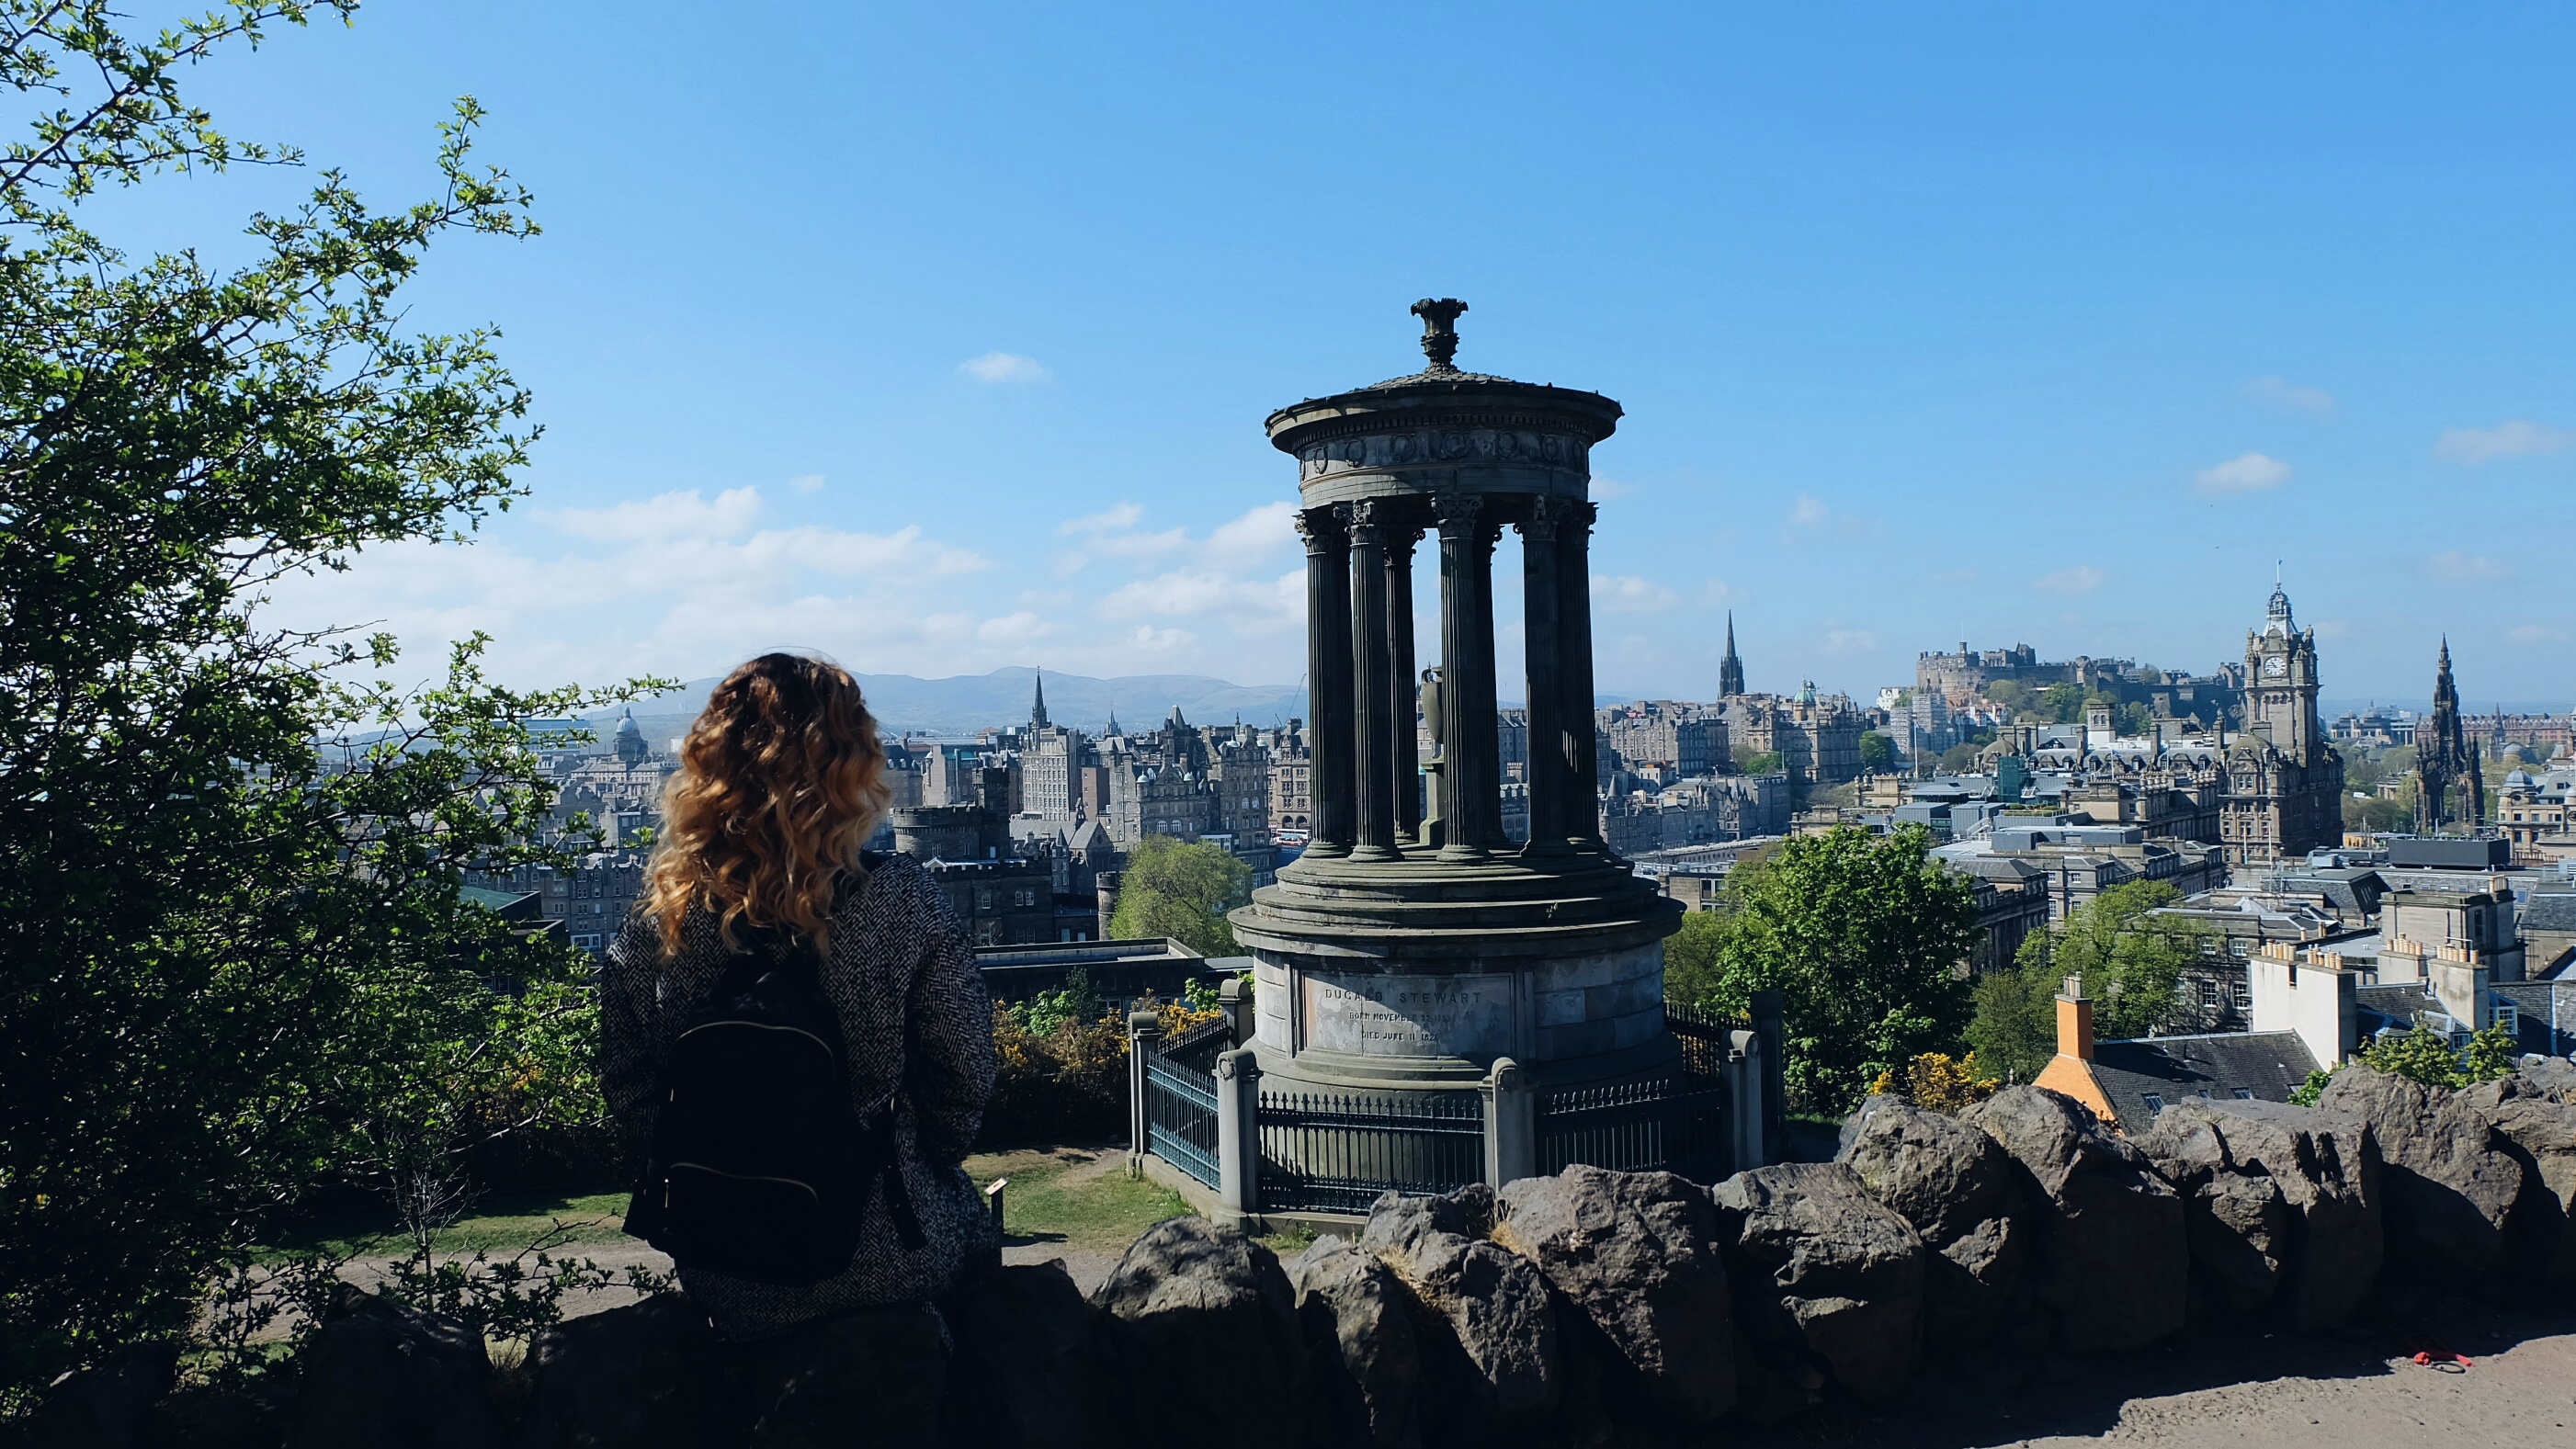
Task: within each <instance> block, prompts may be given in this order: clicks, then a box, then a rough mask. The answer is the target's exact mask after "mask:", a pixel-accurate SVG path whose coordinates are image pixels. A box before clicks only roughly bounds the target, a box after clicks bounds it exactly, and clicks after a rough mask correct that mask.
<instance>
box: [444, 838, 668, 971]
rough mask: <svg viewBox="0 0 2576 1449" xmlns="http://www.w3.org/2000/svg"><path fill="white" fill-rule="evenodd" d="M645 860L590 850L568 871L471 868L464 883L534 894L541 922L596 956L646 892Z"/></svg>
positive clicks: (634, 853)
mask: <svg viewBox="0 0 2576 1449" xmlns="http://www.w3.org/2000/svg"><path fill="white" fill-rule="evenodd" d="M645 861H646V856H645V853H644V852H642V851H633V850H628V851H594V852H592V853H591V854H588V855H583V856H579V857H577V858H575V860H574V862H573V865H572V868H571V869H569V870H557V869H555V868H554V867H553V866H548V865H522V866H514V867H512V868H511V869H509V870H499V871H494V870H469V871H467V872H465V884H467V885H469V886H479V887H481V888H483V889H485V890H494V891H507V892H510V893H512V894H514V895H534V896H536V897H537V898H538V902H539V904H538V915H539V917H540V918H541V919H543V920H546V921H549V922H561V923H562V926H563V931H564V934H565V936H566V937H567V938H568V939H570V940H571V942H572V943H573V944H574V945H576V946H579V947H580V948H582V949H583V950H585V951H590V952H594V953H596V952H603V951H606V950H607V949H608V946H609V943H610V942H612V941H614V940H616V939H617V933H618V932H619V931H620V930H623V929H624V928H625V925H626V915H627V913H628V912H629V911H631V910H633V909H634V908H635V901H636V899H637V897H639V896H641V895H642V894H643V893H644V868H645Z"/></svg>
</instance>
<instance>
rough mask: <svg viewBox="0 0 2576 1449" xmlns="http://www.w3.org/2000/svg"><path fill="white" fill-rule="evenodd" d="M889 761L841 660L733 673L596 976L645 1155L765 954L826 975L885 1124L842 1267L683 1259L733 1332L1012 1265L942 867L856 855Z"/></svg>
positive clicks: (861, 1109) (988, 1009)
mask: <svg viewBox="0 0 2576 1449" xmlns="http://www.w3.org/2000/svg"><path fill="white" fill-rule="evenodd" d="M885 764H886V760H885V751H884V749H883V747H882V746H881V745H879V744H878V742H877V732H876V721H875V720H874V719H872V718H871V717H870V716H869V714H868V710H867V705H866V703H865V702H864V701H863V700H861V698H860V697H859V687H858V683H857V681H855V680H853V679H852V678H851V677H850V675H849V673H848V672H847V671H845V670H843V669H841V668H840V667H839V666H837V665H834V664H831V663H828V662H826V661H823V660H820V659H809V658H804V657H801V656H798V655H793V654H764V655H762V656H760V657H759V658H757V659H754V660H752V661H751V662H750V663H748V664H745V665H743V666H742V667H741V668H739V669H736V670H735V671H734V672H733V673H732V674H730V675H728V676H726V678H725V680H724V682H723V683H721V684H719V685H717V686H716V688H715V690H714V692H713V693H712V694H710V695H709V696H708V697H707V707H706V710H705V712H704V713H702V714H700V715H699V716H698V720H697V723H696V724H695V725H693V726H691V727H690V730H689V736H688V739H687V740H686V741H685V742H684V743H683V745H682V746H681V751H680V768H679V770H678V772H677V773H675V774H674V775H672V776H671V778H670V780H669V782H668V784H667V785H666V787H665V790H664V797H663V812H662V813H663V831H662V838H661V841H660V843H659V844H657V845H656V846H655V847H654V851H653V857H652V863H651V866H650V872H649V874H650V880H649V883H648V885H647V888H646V893H645V896H644V898H643V899H642V900H641V901H639V902H638V903H637V907H636V910H635V913H634V914H633V915H632V916H631V917H630V918H629V919H628V920H627V922H626V926H625V929H624V930H623V932H621V933H620V934H619V936H618V938H617V942H616V944H615V945H614V946H612V947H611V948H610V949H609V953H608V964H607V966H606V968H605V970H604V971H603V972H602V973H601V977H600V992H599V995H600V1056H601V1067H600V1075H601V1079H602V1085H603V1086H604V1088H605V1090H606V1093H607V1097H608V1103H609V1108H610V1111H611V1112H612V1113H613V1114H614V1115H615V1116H616V1118H617V1120H618V1124H619V1126H620V1127H621V1128H622V1129H623V1130H624V1131H625V1133H626V1135H627V1140H628V1141H629V1142H631V1143H637V1144H644V1143H648V1142H649V1141H650V1140H651V1138H652V1136H653V1132H654V1127H655V1116H656V1113H657V1112H658V1111H659V1110H660V1109H661V1106H662V1104H663V1102H664V1100H665V1098H666V1097H667V1096H668V1091H667V1089H666V1086H665V1081H664V1078H665V1070H666V1067H667V1066H668V1064H669V1063H670V1061H671V1057H672V1051H673V1046H674V1044H675V1043H676V1042H677V1041H678V1039H679V1037H680V1034H681V1032H682V1031H683V1030H684V1029H685V1028H686V1027H688V1025H689V1024H690V1022H691V1021H692V1019H693V1018H695V1017H697V1016H698V1015H699V1013H701V1012H702V1011H704V1010H705V1008H706V1007H707V1006H708V1004H709V1002H710V1000H711V999H712V998H713V996H714V995H715V993H716V992H717V990H718V988H719V987H720V986H721V985H722V984H723V983H725V982H726V981H727V980H728V979H729V976H730V974H731V973H733V972H735V971H736V970H737V969H738V968H739V967H741V965H742V964H743V961H744V958H745V953H747V952H751V951H755V950H758V949H760V948H762V947H763V946H764V945H766V946H767V947H769V948H770V949H772V950H775V951H791V950H792V951H795V952H800V953H803V954H802V959H805V960H810V961H813V962H815V963H817V964H816V968H815V974H816V977H817V978H818V979H819V984H820V987H821V991H822V995H823V997H824V998H826V999H828V1001H829V1003H830V1008H831V1015H832V1016H833V1017H834V1018H837V1020H838V1023H839V1026H840V1034H841V1036H842V1043H841V1047H842V1053H843V1055H842V1061H843V1064H844V1071H845V1074H846V1076H847V1079H848V1087H849V1099H850V1107H851V1109H852V1111H853V1112H855V1113H856V1114H857V1116H858V1118H859V1119H861V1120H864V1121H874V1122H883V1121H886V1120H888V1118H887V1114H889V1113H890V1114H891V1119H890V1120H891V1125H892V1134H891V1135H892V1149H893V1151H892V1168H891V1170H889V1171H887V1172H885V1173H883V1174H882V1175H881V1176H880V1178H879V1179H878V1183H877V1186H876V1188H875V1189H874V1190H873V1195H872V1197H871V1200H870V1203H869V1210H868V1212H867V1213H866V1215H865V1217H864V1219H863V1224H864V1225H863V1228H862V1230H861V1235H860V1239H859V1246H858V1250H857V1252H856V1253H855V1254H854V1255H853V1256H852V1257H851V1259H850V1262H849V1265H848V1267H847V1268H846V1269H844V1270H842V1271H840V1272H838V1273H836V1274H833V1275H831V1276H827V1277H824V1278H822V1279H821V1280H820V1281H817V1282H811V1283H806V1284H802V1285H794V1286H781V1285H779V1284H776V1283H767V1282H752V1281H748V1280H745V1279H742V1278H737V1277H731V1276H728V1275H726V1274H723V1273H719V1272H714V1271H711V1270H709V1269H707V1268H706V1267H704V1266H703V1265H701V1266H699V1267H697V1268H692V1266H691V1265H690V1263H689V1262H688V1261H687V1259H686V1258H685V1256H683V1257H682V1258H681V1259H680V1261H679V1264H678V1266H679V1273H680V1283H681V1286H682V1287H683V1288H685V1289H686V1290H687V1291H688V1293H689V1295H690V1297H692V1298H693V1299H695V1300H697V1302H698V1303H699V1304H700V1305H701V1306H702V1307H704V1308H705V1309H706V1310H707V1313H708V1316H709V1317H710V1318H711V1319H713V1321H714V1323H715V1325H716V1327H717V1329H718V1330H719V1331H721V1332H723V1333H724V1334H726V1335H727V1336H728V1337H734V1338H749V1337H757V1336H761V1335H764V1334H768V1333H774V1332H778V1331H781V1330H784V1329H787V1328H791V1327H793V1326H795V1325H797V1324H800V1323H804V1322H807V1321H810V1320H813V1319H817V1318H822V1317H826V1316H828V1315H831V1314H835V1313H840V1312H844V1311H847V1310H851V1309H858V1308H869V1307H879V1306H885V1305H890V1304H898V1303H908V1302H920V1301H924V1300H928V1299H933V1298H938V1297H941V1296H943V1295H945V1294H947V1293H949V1292H950V1291H951V1290H953V1289H954V1288H956V1287H958V1286H959V1285H960V1284H961V1282H963V1281H964V1280H965V1279H967V1278H968V1277H969V1276H971V1275H972V1274H973V1273H975V1272H976V1271H977V1270H979V1269H980V1268H981V1267H983V1266H984V1265H987V1264H989V1263H992V1262H995V1261H998V1259H999V1256H1000V1240H999V1238H998V1236H997V1234H996V1230H995V1228H994V1225H993V1223H992V1220H991V1217H990V1215H989V1214H987V1213H986V1212H985V1211H984V1207H983V1203H982V1200H981V1198H980V1197H979V1196H978V1194H977V1193H976V1191H975V1186H974V1184H973V1182H971V1181H970V1180H969V1179H968V1178H967V1176H966V1173H965V1170H964V1169H963V1168H962V1167H961V1166H960V1164H961V1163H962V1162H963V1161H964V1159H965V1156H966V1153H967V1150H968V1148H969V1147H970V1146H972V1145H973V1143H974V1140H975V1131H976V1128H977V1126H978V1124H979V1123H980V1121H981V1120H982V1117H983V1111H984V1101H985V1098H986V1097H987V1096H988V1095H989V1094H990V1093H991V1091H992V1087H993V1070H994V1063H993V1039H992V1006H991V1003H990V1000H989V998H988V997H987V996H986V994H985V990H984V983H983V979H982V977H981V975H980V974H979V973H978V972H977V971H976V968H975V953H974V949H973V947H972V945H971V944H970V943H969V941H968V938H967V935H966V931H965V928H964V927H963V925H962V924H960V922H959V921H958V919H957V916H956V913H955V912H954V911H953V910H952V909H951V908H950V906H949V903H948V898H947V896H946V895H945V894H944V893H943V892H941V891H940V889H939V888H938V886H937V885H936V884H934V883H933V882H932V880H931V878H930V876H929V874H928V873H927V872H925V871H924V870H923V869H922V868H921V866H920V865H919V864H918V863H916V862H914V861H912V860H910V859H908V858H906V857H903V856H892V857H883V858H880V857H874V856H870V857H866V858H862V856H861V854H860V845H861V843H862V842H864V841H865V840H866V839H867V838H868V836H869V835H870V833H871V832H873V831H874V830H875V829H876V827H877V824H878V822H879V821H880V820H881V819H882V818H883V816H884V814H885V810H886V802H887V800H888V798H889V793H890V792H889V791H888V789H887V786H886V783H885V778H884V776H885ZM903 1198H908V1199H909V1201H908V1203H905V1202H902V1201H900V1199H903ZM916 1224H917V1231H916V1230H915V1228H916ZM835 1260H836V1261H837V1253H835Z"/></svg>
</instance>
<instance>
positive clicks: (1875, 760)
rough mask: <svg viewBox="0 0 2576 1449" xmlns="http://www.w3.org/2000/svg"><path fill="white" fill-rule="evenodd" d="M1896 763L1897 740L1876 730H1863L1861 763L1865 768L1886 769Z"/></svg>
mask: <svg viewBox="0 0 2576 1449" xmlns="http://www.w3.org/2000/svg"><path fill="white" fill-rule="evenodd" d="M1895 764H1896V741H1894V740H1891V739H1889V738H1888V737H1887V736H1885V735H1883V734H1880V733H1879V732H1878V731H1876V730H1863V731H1861V736H1860V765H1861V768H1862V769H1864V770H1885V769H1890V768H1892V767H1894V766H1895Z"/></svg>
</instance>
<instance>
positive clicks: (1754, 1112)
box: [1725, 1031, 1770, 1173]
mask: <svg viewBox="0 0 2576 1449" xmlns="http://www.w3.org/2000/svg"><path fill="white" fill-rule="evenodd" d="M1726 1040H1727V1048H1728V1050H1727V1053H1726V1067H1725V1078H1726V1170H1727V1171H1728V1172H1729V1173H1737V1172H1747V1171H1750V1170H1751V1169H1753V1168H1756V1167H1768V1166H1770V1159H1769V1158H1767V1157H1764V1156H1763V1155H1762V1124H1763V1120H1764V1118H1765V1116H1766V1112H1765V1110H1764V1101H1763V1083H1764V1081H1765V1076H1764V1073H1763V1064H1762V1034H1761V1033H1760V1032H1758V1031H1732V1032H1728V1033H1727V1034H1726Z"/></svg>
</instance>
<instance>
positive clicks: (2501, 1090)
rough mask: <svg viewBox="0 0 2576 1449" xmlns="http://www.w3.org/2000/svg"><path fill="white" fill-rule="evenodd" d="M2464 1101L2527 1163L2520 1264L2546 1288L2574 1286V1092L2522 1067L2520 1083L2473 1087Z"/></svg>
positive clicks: (2503, 1146) (2501, 1143) (2504, 1146)
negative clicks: (2549, 1284) (2548, 1285)
mask: <svg viewBox="0 0 2576 1449" xmlns="http://www.w3.org/2000/svg"><path fill="white" fill-rule="evenodd" d="M2543 1060H2544V1061H2548V1060H2552V1059H2550V1058H2543ZM2560 1065H2562V1066H2563V1065H2565V1063H2560ZM2460 1100H2461V1104H2462V1105H2463V1106H2465V1107H2466V1108H2467V1109H2468V1110H2469V1111H2471V1112H2474V1113H2476V1114H2477V1115H2479V1116H2481V1117H2483V1118H2485V1119H2486V1123H2487V1127H2488V1130H2490V1131H2492V1132H2493V1133H2494V1134H2495V1135H2496V1138H2497V1139H2498V1146H2499V1147H2500V1148H2501V1149H2502V1150H2503V1151H2505V1152H2507V1153H2509V1154H2510V1155H2512V1156H2513V1157H2515V1158H2516V1159H2518V1160H2519V1161H2520V1162H2521V1163H2522V1167H2523V1172H2524V1175H2525V1192H2524V1197H2523V1201H2522V1203H2521V1205H2520V1211H2519V1215H2518V1218H2519V1220H2518V1221H2517V1222H2516V1223H2515V1224H2514V1227H2515V1228H2516V1230H2517V1236H2518V1237H2519V1238H2520V1240H2521V1242H2520V1247H2521V1249H2522V1252H2521V1254H2520V1256H2521V1257H2522V1259H2523V1261H2525V1262H2527V1263H2528V1264H2530V1265H2531V1266H2532V1267H2534V1268H2536V1269H2538V1270H2539V1272H2540V1274H2541V1276H2542V1277H2543V1278H2544V1279H2546V1280H2547V1281H2550V1282H2554V1283H2568V1282H2576V1087H2570V1088H2559V1087H2556V1086H2554V1085H2551V1084H2550V1080H2549V1078H2548V1077H2547V1076H2546V1075H2545V1074H2536V1073H2534V1072H2533V1071H2532V1069H2531V1068H2529V1067H2525V1068H2524V1069H2523V1073H2522V1075H2520V1076H2518V1077H2510V1078H2507V1079H2506V1080H2504V1081H2501V1082H2487V1083H2484V1084H2481V1085H2479V1086H2475V1087H2471V1088H2469V1089H2468V1090H2466V1091H2464V1092H2462V1093H2461V1094H2460Z"/></svg>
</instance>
